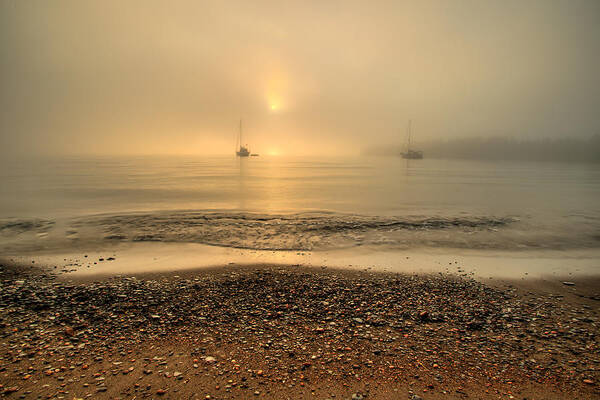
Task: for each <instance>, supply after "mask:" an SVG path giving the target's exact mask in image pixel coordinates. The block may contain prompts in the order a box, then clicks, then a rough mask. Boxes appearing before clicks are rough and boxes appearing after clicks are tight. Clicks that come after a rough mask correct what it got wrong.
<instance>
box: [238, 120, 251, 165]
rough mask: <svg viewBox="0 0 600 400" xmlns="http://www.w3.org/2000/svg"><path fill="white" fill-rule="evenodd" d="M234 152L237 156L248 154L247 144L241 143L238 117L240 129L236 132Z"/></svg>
mask: <svg viewBox="0 0 600 400" xmlns="http://www.w3.org/2000/svg"><path fill="white" fill-rule="evenodd" d="M235 148H236V149H238V150H236V152H235V154H236V155H237V156H238V157H248V156H249V155H250V150H248V145H245V146H244V145H242V120H241V119H240V131H239V134H238V142H237V143H236V146H235Z"/></svg>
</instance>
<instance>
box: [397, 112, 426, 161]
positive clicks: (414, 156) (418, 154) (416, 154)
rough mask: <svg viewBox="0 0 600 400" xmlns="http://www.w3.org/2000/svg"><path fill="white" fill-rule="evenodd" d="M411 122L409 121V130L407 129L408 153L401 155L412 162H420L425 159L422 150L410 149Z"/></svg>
mask: <svg viewBox="0 0 600 400" xmlns="http://www.w3.org/2000/svg"><path fill="white" fill-rule="evenodd" d="M411 122H412V121H411V120H408V128H407V136H408V139H407V143H406V152H404V153H400V154H401V155H402V158H407V159H411V160H418V159H421V158H423V152H422V151H420V150H412V149H411V148H410V136H411V130H410V128H411Z"/></svg>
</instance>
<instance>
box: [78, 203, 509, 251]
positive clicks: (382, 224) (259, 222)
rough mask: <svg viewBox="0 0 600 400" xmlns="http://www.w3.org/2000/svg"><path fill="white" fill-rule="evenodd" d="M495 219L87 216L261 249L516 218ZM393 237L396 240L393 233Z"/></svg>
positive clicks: (145, 232)
mask: <svg viewBox="0 0 600 400" xmlns="http://www.w3.org/2000/svg"><path fill="white" fill-rule="evenodd" d="M513 221H514V219H512V218H494V217H461V218H442V217H401V218H400V217H374V216H362V215H348V214H336V213H299V214H278V215H272V214H254V213H219V212H214V213H204V212H178V213H150V214H131V215H112V216H99V217H92V218H84V219H81V220H79V221H77V223H76V224H74V226H79V227H89V226H99V227H102V230H103V235H104V238H105V239H107V240H120V241H134V242H140V241H159V242H194V243H202V244H207V245H215V246H224V247H235V248H244V249H257V250H315V249H331V248H340V247H348V246H356V245H364V244H377V243H381V242H382V240H383V241H386V240H385V238H384V237H381V235H383V236H390V235H391V236H393V233H394V232H406V231H413V232H414V231H422V232H430V231H435V230H446V229H451V228H455V229H463V230H465V229H466V230H469V231H473V230H485V229H489V228H495V227H501V226H504V225H506V224H509V223H511V222H513ZM391 236H390V237H389V240H391V241H393V240H394V239H393V238H392V237H391Z"/></svg>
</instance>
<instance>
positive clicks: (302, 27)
mask: <svg viewBox="0 0 600 400" xmlns="http://www.w3.org/2000/svg"><path fill="white" fill-rule="evenodd" d="M0 34H1V35H0V50H1V51H0V83H1V91H0V146H1V150H0V153H2V154H22V153H37V152H41V153H53V154H56V153H71V154H106V153H119V154H127V153H187V154H190V153H195V154H215V153H231V152H233V148H234V145H235V135H236V130H237V123H238V119H239V118H240V116H241V117H242V118H243V119H244V123H245V126H246V129H247V132H248V135H247V138H248V142H249V143H250V145H251V149H252V150H253V151H256V152H258V153H262V154H267V153H271V152H279V153H280V154H291V153H300V154H309V153H314V154H323V153H353V152H358V151H359V149H361V148H363V147H365V146H369V145H372V144H374V143H376V144H380V143H399V142H403V141H404V131H405V126H406V121H407V120H408V119H409V118H411V119H412V120H413V129H414V132H415V136H416V138H417V140H419V139H420V140H431V139H437V138H453V137H463V136H482V137H490V136H496V135H509V136H515V137H542V136H547V137H558V136H570V137H584V136H590V135H593V134H598V133H600V117H599V113H598V110H600V77H599V75H600V73H599V72H598V71H600V2H599V1H597V0H590V1H575V0H565V1H552V0H542V1H522V0H520V1H505V0H503V1H494V2H491V1H483V0H473V1H450V0H448V1H414V2H403V1H390V2H385V1H370V2H368V1H355V2H354V1H314V2H309V1H298V2H293V4H292V2H287V1H149V0H144V1H132V0H128V1H121V0H117V1H107V0H102V1H81V0H73V1H60V0H55V1H33V0H27V1H22V0H19V1H17V0H3V1H1V2H0ZM271 107H274V108H275V109H274V110H272V109H271Z"/></svg>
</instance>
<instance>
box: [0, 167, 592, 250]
mask: <svg viewBox="0 0 600 400" xmlns="http://www.w3.org/2000/svg"><path fill="white" fill-rule="evenodd" d="M1 165H2V169H1V171H0V250H1V251H3V252H4V253H5V254H8V253H18V252H24V251H30V250H40V249H54V248H70V247H85V246H88V245H89V246H95V245H99V244H110V243H113V242H139V241H157V242H194V243H204V244H210V245H215V246H226V247H238V248H248V249H269V250H271V249H272V250H292V249H293V250H319V249H332V248H341V247H346V248H347V247H353V246H373V247H378V246H379V247H381V248H401V249H404V248H413V247H448V248H486V249H510V250H515V249H523V250H526V249H540V248H541V249H571V248H597V247H598V246H599V245H600V165H586V164H559V163H533V162H508V161H507V162H478V161H458V160H434V159H424V160H403V159H400V158H393V157H383V158H376V157H353V158H301V157H252V158H248V159H238V158H235V157H130V158H125V157H112V158H108V157H105V158H63V159H38V160H35V161H32V160H20V161H14V160H13V161H7V160H4V161H2V162H1Z"/></svg>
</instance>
